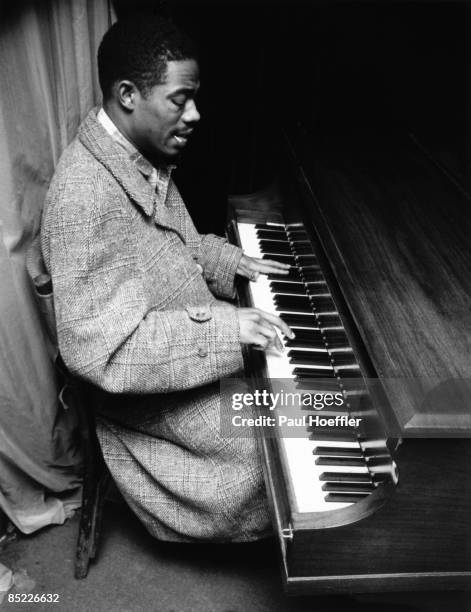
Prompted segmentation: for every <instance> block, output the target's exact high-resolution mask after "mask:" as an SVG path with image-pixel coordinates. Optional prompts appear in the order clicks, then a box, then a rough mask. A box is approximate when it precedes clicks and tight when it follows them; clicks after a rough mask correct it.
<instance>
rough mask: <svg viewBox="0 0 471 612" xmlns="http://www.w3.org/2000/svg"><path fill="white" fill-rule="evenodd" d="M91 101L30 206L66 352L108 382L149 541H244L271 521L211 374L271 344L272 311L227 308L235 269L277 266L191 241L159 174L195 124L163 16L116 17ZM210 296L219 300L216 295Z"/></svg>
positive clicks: (113, 464)
mask: <svg viewBox="0 0 471 612" xmlns="http://www.w3.org/2000/svg"><path fill="white" fill-rule="evenodd" d="M98 67H99V77H100V85H101V87H102V91H103V108H102V109H94V110H92V111H91V112H90V113H89V115H88V116H87V117H86V119H85V120H84V122H83V123H82V125H81V126H80V128H79V132H78V135H77V138H76V139H75V140H74V141H73V142H72V144H71V145H70V146H69V147H68V148H67V150H66V151H65V152H64V154H63V156H62V158H61V160H60V162H59V165H58V167H57V170H56V174H55V176H54V178H53V180H52V183H51V186H50V190H49V193H48V197H47V201H46V206H45V209H44V213H43V224H42V236H41V239H42V249H43V256H44V260H45V263H46V266H47V267H48V269H49V271H50V274H51V277H52V282H53V288H54V301H55V311H56V319H57V332H58V338H59V347H60V352H61V355H62V358H63V359H64V362H65V363H66V365H67V366H68V368H69V369H70V370H71V372H73V373H75V374H76V375H78V376H81V377H83V378H85V379H87V380H89V381H91V382H92V383H94V384H95V385H97V386H98V387H100V388H102V389H103V390H105V391H106V392H107V394H106V400H105V401H104V407H103V411H102V414H101V415H100V418H99V419H98V435H99V439H100V443H101V446H102V448H103V454H104V457H105V460H106V462H107V464H108V466H109V469H110V471H111V473H112V475H113V477H114V480H115V481H116V483H117V485H118V487H119V489H120V490H121V492H122V494H123V496H124V497H125V499H126V500H127V502H128V503H129V505H130V506H131V508H132V509H133V510H134V511H135V513H136V514H137V516H138V517H139V518H140V519H141V521H142V522H143V523H144V524H145V526H146V527H147V529H148V530H149V531H150V533H152V534H153V535H155V536H156V537H159V538H162V539H167V540H180V541H194V540H202V539H211V540H219V541H227V540H232V541H246V540H251V539H255V538H258V537H263V536H264V535H265V534H266V533H267V532H268V530H269V520H268V515H267V508H266V501H265V493H264V488H263V482H262V472H261V467H260V460H259V457H258V455H257V452H256V445H255V441H254V439H253V438H234V439H230V438H227V437H223V436H222V435H221V432H220V427H219V422H220V411H221V410H229V409H230V407H229V406H224V405H222V404H221V401H220V399H221V397H220V392H219V385H218V381H219V380H220V379H221V378H222V377H225V376H229V375H233V374H236V373H237V372H239V371H240V369H241V367H242V355H241V345H242V344H252V345H257V346H258V347H262V348H267V347H275V348H279V349H280V348H281V343H280V340H279V338H278V332H277V329H278V330H280V331H281V332H282V333H284V334H288V335H291V332H290V330H289V328H288V327H287V326H286V325H285V324H284V323H283V321H281V320H280V319H278V318H277V317H274V316H273V315H270V314H267V313H263V312H261V311H258V310H256V309H236V308H235V307H234V306H233V305H231V304H230V303H228V302H227V301H225V299H228V298H232V297H233V295H234V276H235V274H240V275H242V276H245V277H248V278H251V279H252V280H255V279H256V278H257V276H258V274H260V273H267V272H270V271H275V272H280V271H283V270H286V267H285V266H283V265H282V264H278V263H276V262H263V261H262V260H255V259H251V258H249V257H246V256H245V255H243V254H242V252H241V251H240V249H239V248H237V247H235V246H233V245H230V244H228V243H227V242H226V241H225V240H224V239H222V238H219V237H216V236H212V235H207V236H200V235H199V234H198V233H197V232H196V230H195V228H194V226H193V223H192V221H191V219H190V217H189V215H188V213H187V211H186V208H185V206H184V204H183V202H182V200H181V197H180V195H179V193H178V191H177V188H176V187H175V185H174V183H173V181H172V178H171V171H172V164H174V163H175V162H176V161H177V160H178V158H179V156H180V153H181V152H182V151H183V149H184V147H185V145H186V143H187V140H188V139H189V137H190V136H191V133H192V131H193V129H194V127H195V125H196V124H197V122H198V120H199V113H198V110H197V108H196V104H195V96H196V93H197V91H198V87H199V76H198V64H197V61H196V59H195V53H194V50H193V48H192V46H191V44H190V42H189V41H188V40H187V39H186V38H185V37H184V36H183V35H182V34H181V33H180V32H179V31H178V30H177V29H176V28H175V27H174V26H173V25H172V24H170V23H169V22H166V21H163V20H158V21H155V20H149V19H148V18H146V19H135V20H133V21H128V22H118V23H116V24H115V25H114V26H112V28H111V29H110V30H109V31H108V32H107V34H106V35H105V37H104V39H103V41H102V43H101V45H100V49H99V53H98ZM215 296H217V297H218V298H220V299H216V297H215Z"/></svg>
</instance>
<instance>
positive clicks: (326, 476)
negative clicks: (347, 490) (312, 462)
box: [319, 472, 373, 483]
mask: <svg viewBox="0 0 471 612" xmlns="http://www.w3.org/2000/svg"><path fill="white" fill-rule="evenodd" d="M319 480H322V481H323V482H324V481H328V482H365V483H367V482H373V479H372V478H371V474H369V473H368V472H365V473H363V474H360V473H358V472H322V474H321V475H320V476H319Z"/></svg>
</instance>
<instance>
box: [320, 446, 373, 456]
mask: <svg viewBox="0 0 471 612" xmlns="http://www.w3.org/2000/svg"><path fill="white" fill-rule="evenodd" d="M313 453H314V455H322V456H323V457H363V454H362V451H361V448H342V447H341V446H339V447H337V448H335V447H334V446H316V447H315V449H314V451H313Z"/></svg>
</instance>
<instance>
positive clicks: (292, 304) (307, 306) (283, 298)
mask: <svg viewBox="0 0 471 612" xmlns="http://www.w3.org/2000/svg"><path fill="white" fill-rule="evenodd" d="M274 301H275V303H276V304H277V306H279V308H280V309H282V308H290V309H293V308H298V309H300V310H301V311H306V312H310V311H312V309H311V303H310V301H309V298H308V297H307V295H275V296H274Z"/></svg>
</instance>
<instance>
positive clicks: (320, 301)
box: [310, 294, 337, 313]
mask: <svg viewBox="0 0 471 612" xmlns="http://www.w3.org/2000/svg"><path fill="white" fill-rule="evenodd" d="M310 298H311V303H312V304H313V306H314V308H315V311H316V313H318V312H319V313H320V312H337V308H336V306H335V304H334V301H333V299H332V298H331V297H330V296H324V295H312V294H310Z"/></svg>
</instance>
